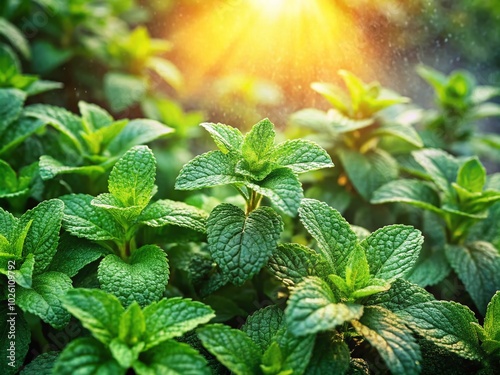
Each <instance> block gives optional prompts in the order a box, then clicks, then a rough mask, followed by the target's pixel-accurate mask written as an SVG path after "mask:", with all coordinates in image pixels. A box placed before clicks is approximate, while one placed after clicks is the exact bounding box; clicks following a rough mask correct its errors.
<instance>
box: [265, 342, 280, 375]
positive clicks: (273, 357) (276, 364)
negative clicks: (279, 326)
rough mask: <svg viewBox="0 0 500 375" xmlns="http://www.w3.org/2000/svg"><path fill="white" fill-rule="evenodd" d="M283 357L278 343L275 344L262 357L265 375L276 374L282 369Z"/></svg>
mask: <svg viewBox="0 0 500 375" xmlns="http://www.w3.org/2000/svg"><path fill="white" fill-rule="evenodd" d="M282 362H283V355H282V353H281V349H280V346H279V344H278V343H277V342H273V343H272V344H271V345H270V346H269V347H268V348H267V350H265V351H264V354H263V356H262V360H261V365H260V368H261V370H262V372H263V373H264V374H276V373H279V371H280V369H281V363H282Z"/></svg>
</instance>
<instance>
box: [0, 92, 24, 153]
mask: <svg viewBox="0 0 500 375" xmlns="http://www.w3.org/2000/svg"><path fill="white" fill-rule="evenodd" d="M25 100H26V93H24V92H23V91H21V90H17V89H3V88H2V89H0V135H1V134H2V133H3V132H4V131H5V129H7V127H8V126H9V125H10V124H11V123H12V122H14V121H15V120H16V119H17V118H18V117H19V115H20V114H21V111H22V110H23V106H24V101H25ZM2 143H3V142H2Z"/></svg>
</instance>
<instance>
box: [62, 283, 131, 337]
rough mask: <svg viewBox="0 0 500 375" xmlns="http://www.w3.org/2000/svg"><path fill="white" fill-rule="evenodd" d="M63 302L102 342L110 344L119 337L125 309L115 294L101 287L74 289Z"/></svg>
mask: <svg viewBox="0 0 500 375" xmlns="http://www.w3.org/2000/svg"><path fill="white" fill-rule="evenodd" d="M63 304H64V307H66V309H68V311H69V312H70V313H71V314H72V315H74V316H75V317H76V318H78V319H79V320H80V321H81V323H82V325H83V326H84V327H85V328H87V329H88V330H89V331H90V332H91V333H92V335H93V336H94V337H95V338H96V339H97V340H99V341H100V342H102V343H104V344H109V343H110V342H111V340H113V339H114V338H115V337H118V335H119V324H120V323H119V322H120V317H121V316H122V314H123V312H124V309H123V307H122V305H121V304H120V301H119V300H118V299H117V298H116V297H115V296H113V295H111V294H108V293H106V292H104V291H102V290H99V289H73V290H70V291H69V292H68V293H67V294H66V295H65V296H64V297H63Z"/></svg>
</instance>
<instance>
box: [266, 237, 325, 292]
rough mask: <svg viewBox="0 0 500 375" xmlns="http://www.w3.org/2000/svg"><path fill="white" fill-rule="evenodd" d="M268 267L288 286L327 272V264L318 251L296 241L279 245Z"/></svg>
mask: <svg viewBox="0 0 500 375" xmlns="http://www.w3.org/2000/svg"><path fill="white" fill-rule="evenodd" d="M267 267H268V268H269V270H270V271H271V272H272V273H273V274H274V276H276V277H277V278H278V279H279V280H281V282H282V283H283V284H285V285H286V286H287V287H293V286H294V285H296V284H298V283H300V282H301V281H302V280H303V279H304V278H306V277H307V276H323V273H324V274H327V271H326V268H327V265H326V264H325V262H324V261H323V260H322V258H321V256H320V255H319V254H318V253H316V252H315V251H313V250H311V249H309V248H307V247H305V246H303V245H299V244H295V243H288V244H280V245H278V249H277V251H275V252H274V254H273V255H272V256H271V258H270V259H269V263H268V264H267ZM322 271H324V272H322Z"/></svg>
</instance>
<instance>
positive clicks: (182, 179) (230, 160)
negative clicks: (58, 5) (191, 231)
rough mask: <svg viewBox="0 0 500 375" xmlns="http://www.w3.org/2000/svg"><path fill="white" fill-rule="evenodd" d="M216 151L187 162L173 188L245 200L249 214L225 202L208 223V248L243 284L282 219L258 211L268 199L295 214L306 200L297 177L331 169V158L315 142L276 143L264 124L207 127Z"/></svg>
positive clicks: (268, 250) (266, 253)
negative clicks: (244, 129) (228, 188)
mask: <svg viewBox="0 0 500 375" xmlns="http://www.w3.org/2000/svg"><path fill="white" fill-rule="evenodd" d="M202 126H203V127H204V128H205V129H206V130H207V131H208V132H209V133H210V135H211V136H212V138H213V139H214V141H215V143H216V144H217V146H218V148H219V150H218V151H209V152H207V153H205V154H202V155H200V156H197V157H196V158H194V159H193V160H191V161H190V162H189V163H187V164H186V165H185V166H184V167H183V168H182V170H181V172H180V173H179V176H178V178H177V181H176V184H175V187H176V188H177V189H182V190H193V189H200V188H207V187H213V186H219V185H228V184H229V185H232V186H234V187H235V188H236V189H237V191H238V192H239V193H240V194H241V195H242V196H243V198H244V199H245V202H246V208H245V211H243V210H242V209H240V208H239V207H236V206H234V205H231V204H221V205H219V206H217V207H216V208H215V209H214V210H213V211H212V212H211V214H210V217H209V218H208V221H207V235H208V246H209V250H210V253H211V255H212V258H213V259H214V260H215V261H216V262H217V264H218V266H219V268H220V270H221V271H222V274H223V275H224V276H227V277H229V278H230V279H231V281H232V282H233V283H235V284H238V285H241V284H243V282H245V280H247V279H248V278H250V277H252V276H253V275H254V274H256V273H257V272H258V271H259V270H260V269H261V268H262V267H263V266H264V265H265V264H266V262H267V260H268V259H269V257H270V256H271V254H272V252H273V251H274V249H275V248H276V245H277V242H278V239H279V236H280V233H281V231H282V228H283V224H282V220H281V217H280V216H279V215H278V214H277V213H276V212H275V211H274V210H273V209H271V208H269V207H260V204H261V201H262V199H263V198H264V197H267V198H269V199H270V201H271V203H272V204H273V206H274V207H275V208H276V209H278V210H279V211H280V212H282V213H284V214H287V215H290V216H294V215H295V214H296V212H297V209H298V207H299V205H300V201H301V199H302V197H303V192H302V187H301V184H300V181H299V179H298V177H297V174H299V173H304V172H308V171H312V170H316V169H320V168H325V167H332V166H333V164H332V162H331V159H330V157H329V156H328V154H327V153H326V151H325V150H323V149H322V148H321V147H319V146H318V145H316V144H315V143H313V142H309V141H304V140H300V139H299V140H293V141H286V142H283V143H280V144H278V145H274V138H275V131H274V125H273V124H272V123H271V122H270V121H269V120H268V119H265V120H262V121H260V122H259V123H257V124H255V125H254V127H253V128H252V129H251V131H250V132H248V133H247V134H246V135H245V136H243V135H242V134H241V132H240V131H239V130H238V129H236V128H233V127H231V126H228V125H223V124H213V123H205V124H202Z"/></svg>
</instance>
